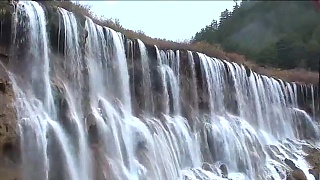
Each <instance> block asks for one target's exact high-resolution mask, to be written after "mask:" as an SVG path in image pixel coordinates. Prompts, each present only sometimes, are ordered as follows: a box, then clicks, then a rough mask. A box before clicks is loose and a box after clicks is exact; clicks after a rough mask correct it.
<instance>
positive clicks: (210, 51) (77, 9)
mask: <svg viewBox="0 0 320 180" xmlns="http://www.w3.org/2000/svg"><path fill="white" fill-rule="evenodd" d="M39 2H41V3H43V4H45V5H46V6H48V5H49V6H56V7H62V8H64V9H66V10H68V11H71V12H73V13H75V14H78V15H85V16H88V17H90V18H91V19H92V20H93V21H94V22H95V23H97V24H99V25H101V26H106V27H110V28H112V29H114V30H116V31H119V32H121V33H123V34H124V35H125V36H126V37H128V38H130V39H135V38H139V39H141V40H142V41H143V42H145V43H146V44H150V45H157V46H159V47H160V48H161V49H173V50H175V49H180V50H191V51H197V52H201V53H205V54H207V55H208V56H211V57H216V58H219V59H225V60H228V61H233V62H236V63H238V64H243V65H245V66H247V67H248V68H250V69H252V70H253V71H255V72H257V73H260V74H264V75H267V76H271V77H276V78H280V79H283V80H285V81H296V82H303V83H312V84H317V83H318V82H319V73H315V72H310V71H307V70H303V69H299V70H297V69H292V70H281V69H278V68H272V67H265V66H261V65H258V64H256V63H255V62H253V61H250V60H249V59H248V58H246V57H245V56H243V55H240V54H237V53H234V52H231V51H229V52H226V51H224V50H223V49H222V47H221V46H220V45H217V44H213V43H211V44H210V43H208V42H205V41H185V42H173V41H169V40H164V39H158V38H151V37H149V36H147V35H145V34H144V33H143V32H142V31H132V30H129V29H126V28H124V27H123V26H122V25H121V24H120V22H119V21H117V20H112V19H107V18H105V17H97V16H96V15H95V14H94V13H93V12H92V11H91V10H90V7H88V6H85V5H82V4H79V3H75V2H71V1H68V0H65V1H39ZM5 6H7V5H6V4H5V3H3V2H1V3H0V8H1V9H3V7H5ZM1 21H2V20H1Z"/></svg>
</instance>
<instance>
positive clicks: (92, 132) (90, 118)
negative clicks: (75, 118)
mask: <svg viewBox="0 0 320 180" xmlns="http://www.w3.org/2000/svg"><path fill="white" fill-rule="evenodd" d="M85 122H86V127H87V131H88V135H89V142H90V143H91V144H96V143H98V142H99V135H98V127H97V124H96V122H97V120H96V117H95V116H94V115H93V114H92V113H90V114H88V115H87V117H86V119H85Z"/></svg>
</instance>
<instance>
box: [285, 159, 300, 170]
mask: <svg viewBox="0 0 320 180" xmlns="http://www.w3.org/2000/svg"><path fill="white" fill-rule="evenodd" d="M284 162H285V163H286V164H287V165H288V166H289V167H290V168H291V169H292V170H295V169H298V168H297V166H296V165H295V164H294V162H293V161H292V160H290V159H287V158H286V159H285V160H284Z"/></svg>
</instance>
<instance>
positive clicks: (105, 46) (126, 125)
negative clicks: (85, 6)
mask: <svg viewBox="0 0 320 180" xmlns="http://www.w3.org/2000/svg"><path fill="white" fill-rule="evenodd" d="M44 7H45V6H43V5H40V4H39V3H38V2H35V1H20V2H19V3H18V4H17V8H16V12H15V14H14V15H13V17H12V20H13V27H12V33H13V34H12V44H11V46H12V47H11V51H12V52H11V53H12V56H11V57H10V63H9V64H8V65H7V67H6V69H7V71H8V74H9V77H10V79H11V81H12V86H13V91H14V94H15V103H14V107H15V109H16V113H17V121H18V125H19V126H18V130H19V136H20V144H21V157H22V159H21V161H22V164H21V169H22V172H21V173H22V177H23V179H26V180H29V179H30V180H33V179H37V180H38V179H39V180H49V179H50V180H56V179H59V180H93V179H97V180H104V179H106V180H113V179H119V180H120V179H121V180H127V179H128V180H129V179H137V180H138V179H139V180H147V179H154V180H156V179H157V180H167V179H170V180H171V179H172V180H175V179H188V180H189V179H190V180H191V179H192V180H196V179H199V180H200V179H201V180H204V179H228V178H229V179H240V180H241V179H243V180H246V179H250V180H255V179H266V180H267V179H285V178H286V176H287V172H288V169H289V168H288V166H287V165H286V164H285V161H287V160H291V161H292V162H293V163H294V164H295V165H296V166H297V167H298V168H300V169H301V170H302V171H303V172H304V173H305V174H306V176H307V178H308V179H314V177H313V176H312V175H311V174H309V173H308V169H309V168H310V166H309V164H308V163H307V162H306V160H305V159H304V156H305V152H304V151H303V148H302V147H303V146H308V147H316V146H317V143H319V138H320V130H319V124H317V122H316V121H315V118H316V116H317V114H316V111H315V109H316V106H317V99H315V98H316V96H315V94H316V89H315V88H314V87H313V86H312V87H311V89H310V90H307V89H306V90H303V88H304V87H303V86H301V85H299V84H297V83H287V82H284V81H282V80H279V79H275V78H270V77H267V76H264V75H259V74H257V73H255V72H253V71H251V70H247V69H246V68H245V67H244V66H242V65H238V64H236V63H232V62H228V61H225V60H220V59H216V58H212V57H208V56H207V55H205V54H202V53H198V52H191V51H182V50H175V51H174V50H163V49H161V48H160V47H157V46H155V45H154V46H152V45H148V44H145V43H144V42H142V41H141V40H139V39H137V40H128V39H127V38H126V37H125V36H123V35H122V34H121V33H118V32H116V31H114V30H113V29H110V28H108V27H103V26H100V25H98V24H96V23H94V22H93V20H92V19H90V18H88V17H84V18H83V19H81V18H78V17H77V15H75V14H73V13H72V12H69V11H67V10H65V9H63V8H57V11H56V12H54V13H56V14H57V18H58V19H57V21H56V22H55V23H57V26H58V27H57V29H56V30H57V31H54V30H52V29H53V28H54V27H55V26H53V25H52V26H50V25H49V24H50V22H47V17H46V16H47V15H48V14H50V12H47V13H45V10H44ZM51 13H52V12H51ZM58 20H59V21H58ZM50 28H51V29H50ZM55 36H57V37H55ZM49 37H51V38H49ZM52 37H54V38H57V42H55V41H53V39H52ZM55 43H56V44H55ZM301 89H302V90H301ZM300 91H301V92H302V93H301V94H303V93H304V92H306V91H310V92H306V93H305V94H307V95H306V97H303V98H308V97H307V96H308V95H309V96H310V97H311V103H310V104H311V105H310V106H312V111H311V112H306V111H305V110H304V109H303V108H302V105H301V103H300V101H301V97H300V95H301V94H299V93H300ZM303 101H305V100H303ZM226 169H227V171H228V172H227V173H226Z"/></svg>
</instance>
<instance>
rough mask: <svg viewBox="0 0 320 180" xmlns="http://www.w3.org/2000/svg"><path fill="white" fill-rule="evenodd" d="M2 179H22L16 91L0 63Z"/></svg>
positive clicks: (0, 168) (0, 167) (0, 162)
mask: <svg viewBox="0 0 320 180" xmlns="http://www.w3.org/2000/svg"><path fill="white" fill-rule="evenodd" d="M0 89H1V90H0V109H1V112H0V179H1V180H2V179H3V180H12V179H17V180H18V179H21V177H20V176H21V171H20V169H19V165H20V162H21V158H20V154H21V153H20V142H19V140H20V138H19V133H18V130H17V127H18V126H17V125H18V124H17V117H16V113H15V108H14V107H13V104H14V98H15V97H14V93H13V90H12V84H11V82H10V79H9V77H8V75H7V74H6V71H5V69H4V68H3V66H2V65H1V64H0Z"/></svg>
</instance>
